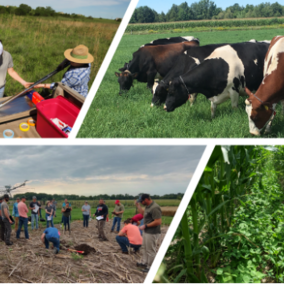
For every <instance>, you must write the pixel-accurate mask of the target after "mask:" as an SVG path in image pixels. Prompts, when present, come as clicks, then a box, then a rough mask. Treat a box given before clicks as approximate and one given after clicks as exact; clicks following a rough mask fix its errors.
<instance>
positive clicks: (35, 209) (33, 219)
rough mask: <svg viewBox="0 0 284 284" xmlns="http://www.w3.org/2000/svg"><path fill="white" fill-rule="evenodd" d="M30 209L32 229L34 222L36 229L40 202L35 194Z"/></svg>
mask: <svg viewBox="0 0 284 284" xmlns="http://www.w3.org/2000/svg"><path fill="white" fill-rule="evenodd" d="M30 210H31V226H32V230H33V229H34V223H36V229H38V218H39V217H38V216H39V204H38V202H37V200H36V196H33V201H32V202H31V203H30Z"/></svg>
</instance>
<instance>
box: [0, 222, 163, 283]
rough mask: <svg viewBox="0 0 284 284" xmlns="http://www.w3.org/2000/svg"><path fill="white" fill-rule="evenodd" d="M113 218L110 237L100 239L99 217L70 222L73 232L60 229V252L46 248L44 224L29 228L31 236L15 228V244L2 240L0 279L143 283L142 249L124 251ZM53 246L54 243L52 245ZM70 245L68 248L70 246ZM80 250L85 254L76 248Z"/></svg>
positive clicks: (107, 233) (108, 234)
mask: <svg viewBox="0 0 284 284" xmlns="http://www.w3.org/2000/svg"><path fill="white" fill-rule="evenodd" d="M111 224H112V220H110V221H109V222H107V223H106V227H105V232H106V237H107V238H108V240H109V241H104V242H100V241H99V239H98V231H97V228H96V221H95V220H92V221H90V223H89V228H83V222H81V221H74V222H72V223H71V233H70V234H69V232H63V230H62V229H61V226H60V225H56V226H55V227H56V228H58V229H59V230H60V232H61V237H60V252H59V254H54V253H53V250H52V249H51V248H50V249H46V248H45V246H44V245H43V244H42V242H41V240H40V237H41V234H42V233H43V231H44V229H45V227H44V226H43V224H41V228H40V229H39V230H37V231H31V230H30V228H29V234H30V240H29V241H27V240H26V239H25V238H24V232H21V236H20V239H19V240H17V239H16V238H15V232H14V231H13V232H12V237H11V241H12V242H13V243H14V244H13V245H12V246H6V245H5V243H4V242H0V282H1V283H47V282H51V283H130V282H133V283H142V282H144V279H145V277H146V273H143V272H142V271H141V270H142V269H140V268H138V267H136V262H141V258H142V251H143V248H142V249H141V252H139V253H138V254H134V253H133V252H132V251H131V252H130V254H129V255H126V254H122V253H121V250H120V246H119V245H118V244H117V242H116V240H115V237H116V234H115V233H111V232H110V229H111ZM167 229H168V227H166V226H165V227H162V235H161V237H160V240H159V244H158V247H159V246H160V244H161V243H162V241H163V239H164V236H165V234H166V232H167ZM50 247H51V246H50ZM68 249H69V250H68ZM72 250H79V251H84V252H87V254H86V255H82V254H80V253H76V252H73V251H72Z"/></svg>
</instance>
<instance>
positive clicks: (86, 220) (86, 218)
mask: <svg viewBox="0 0 284 284" xmlns="http://www.w3.org/2000/svg"><path fill="white" fill-rule="evenodd" d="M81 210H82V212H83V227H84V228H88V226H89V219H90V216H91V206H90V205H89V204H88V201H85V204H84V205H83V206H82V208H81Z"/></svg>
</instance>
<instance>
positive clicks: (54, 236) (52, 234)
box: [41, 227, 60, 254]
mask: <svg viewBox="0 0 284 284" xmlns="http://www.w3.org/2000/svg"><path fill="white" fill-rule="evenodd" d="M41 241H42V242H43V243H44V244H45V247H46V248H47V249H49V242H51V243H53V247H54V253H55V254H57V253H59V250H60V233H59V231H58V229H56V228H53V227H49V228H46V229H45V230H44V232H43V234H42V235H41Z"/></svg>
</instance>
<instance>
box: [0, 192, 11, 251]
mask: <svg viewBox="0 0 284 284" xmlns="http://www.w3.org/2000/svg"><path fill="white" fill-rule="evenodd" d="M9 199H10V197H9V195H8V194H5V195H4V200H3V201H2V204H1V213H2V220H3V223H4V241H5V243H6V245H7V246H10V245H12V244H13V242H11V241H10V237H11V231H12V228H11V225H12V224H13V221H12V220H11V218H10V217H11V215H10V212H9V205H8V202H9Z"/></svg>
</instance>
